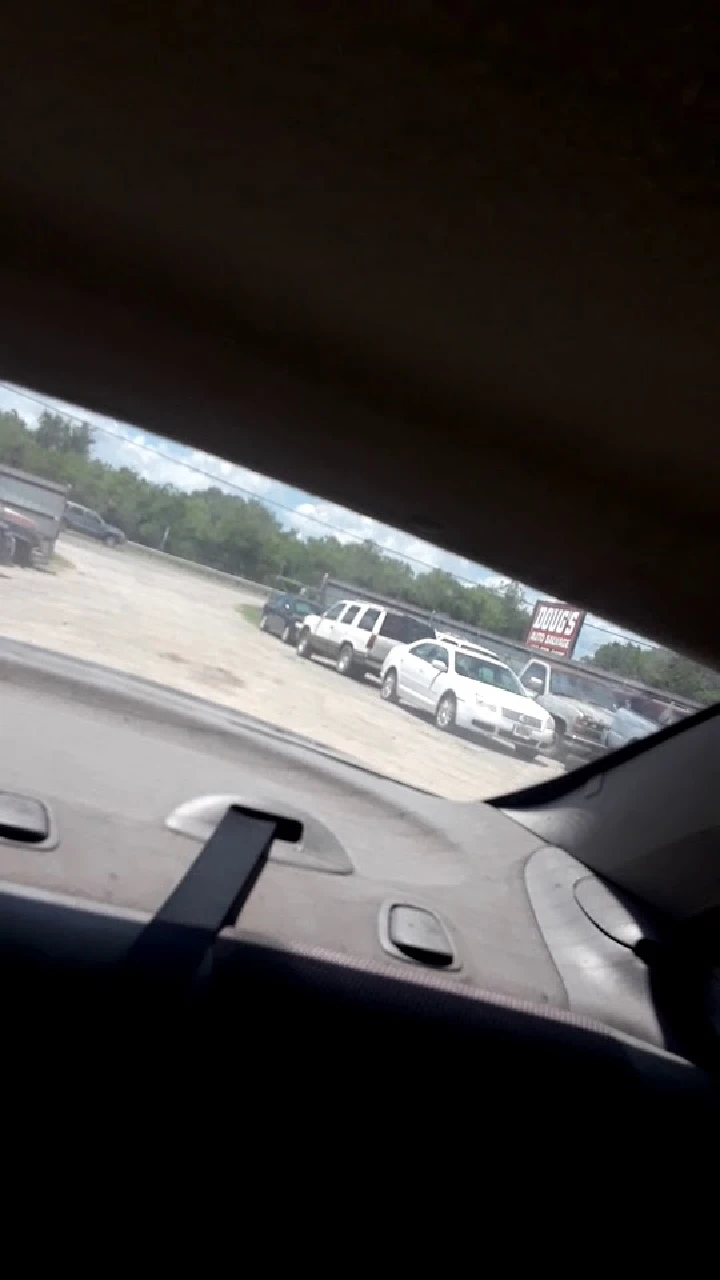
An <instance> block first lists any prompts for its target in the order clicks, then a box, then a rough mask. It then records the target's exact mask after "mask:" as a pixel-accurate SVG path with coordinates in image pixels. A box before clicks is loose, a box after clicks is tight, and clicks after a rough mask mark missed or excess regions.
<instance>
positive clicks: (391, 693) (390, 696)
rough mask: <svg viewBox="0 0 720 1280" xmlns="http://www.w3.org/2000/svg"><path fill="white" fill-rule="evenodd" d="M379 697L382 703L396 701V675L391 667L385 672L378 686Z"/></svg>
mask: <svg viewBox="0 0 720 1280" xmlns="http://www.w3.org/2000/svg"><path fill="white" fill-rule="evenodd" d="M380 697H381V698H382V700H383V702H397V701H398V688H397V673H396V672H395V671H394V669H393V668H392V667H391V668H390V670H389V671H386V672H385V676H384V679H383V682H382V684H381V685H380Z"/></svg>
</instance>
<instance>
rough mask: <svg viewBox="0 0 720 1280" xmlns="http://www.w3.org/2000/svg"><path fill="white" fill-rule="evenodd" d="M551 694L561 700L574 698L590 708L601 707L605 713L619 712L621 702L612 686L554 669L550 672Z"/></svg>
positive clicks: (577, 673) (576, 673)
mask: <svg viewBox="0 0 720 1280" xmlns="http://www.w3.org/2000/svg"><path fill="white" fill-rule="evenodd" d="M550 693H554V694H555V695H556V697H559V698H573V699H575V700H576V701H577V702H587V703H589V704H590V706H593V707H600V708H601V709H602V710H604V711H615V710H617V706H618V703H619V701H620V699H619V697H618V695H617V694H616V692H615V690H614V689H612V688H611V687H610V686H608V685H605V684H601V682H600V681H599V680H593V678H592V676H586V675H584V674H583V673H582V672H574V671H564V670H562V669H561V668H558V667H553V668H552V670H551V672H550Z"/></svg>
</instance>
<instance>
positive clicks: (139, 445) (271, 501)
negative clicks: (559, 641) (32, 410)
mask: <svg viewBox="0 0 720 1280" xmlns="http://www.w3.org/2000/svg"><path fill="white" fill-rule="evenodd" d="M0 387H3V388H4V389H5V390H6V391H8V392H10V394H11V395H14V396H20V397H22V398H23V399H25V400H29V401H30V402H31V403H33V404H37V405H39V406H40V408H41V409H45V410H46V412H49V413H58V414H60V415H61V416H62V417H64V418H66V419H67V421H69V422H76V423H78V424H79V425H80V426H82V425H83V424H85V423H87V419H85V418H80V417H78V415H77V414H75V413H72V412H69V411H68V410H67V409H66V408H65V407H64V406H63V405H62V404H53V403H52V402H51V401H49V400H44V399H43V398H42V397H41V396H37V395H34V394H33V393H32V392H30V391H25V390H24V389H21V388H19V387H15V386H13V385H12V384H11V383H9V382H0ZM87 425H89V426H90V428H91V429H92V430H93V431H101V432H103V433H104V434H105V435H108V436H111V437H112V438H113V439H114V440H119V441H120V443H121V444H124V445H130V446H131V447H132V448H133V449H143V450H144V451H145V452H146V453H150V454H152V455H153V456H154V457H157V458H161V459H162V460H163V461H164V462H169V463H171V464H172V466H175V467H182V469H183V470H184V471H192V472H194V474H195V475H199V476H202V477H203V478H204V479H205V480H211V481H213V482H214V483H215V484H220V485H225V486H226V487H227V488H229V489H233V490H235V492H237V493H239V494H242V495H243V496H244V497H246V498H250V499H251V500H252V501H254V502H260V503H261V504H262V505H263V506H265V507H275V508H277V510H278V511H284V512H286V513H287V514H288V515H291V516H294V517H295V519H297V518H298V515H299V518H300V519H301V520H307V521H310V522H311V523H313V524H316V525H318V526H320V527H321V528H323V529H329V530H330V532H331V533H333V534H335V535H337V534H341V535H342V536H343V537H344V538H349V539H351V540H352V541H354V542H357V543H360V544H362V543H363V542H367V541H371V542H373V546H376V545H377V544H376V543H375V542H374V541H373V540H372V539H367V538H364V537H363V535H362V534H360V533H351V532H350V531H349V530H347V529H343V528H342V527H341V526H340V525H334V524H332V523H331V522H330V521H328V520H323V519H322V517H321V516H314V515H307V514H306V513H305V512H302V513H298V511H297V509H296V508H295V507H290V506H288V504H287V503H284V502H280V501H279V500H278V499H277V498H266V497H262V498H261V497H259V495H258V494H257V493H255V492H254V491H253V490H252V489H248V488H246V487H245V486H243V485H240V484H238V483H237V482H236V481H234V480H228V479H227V478H226V477H224V476H218V475H215V474H214V473H213V472H212V471H206V470H205V469H204V468H203V467H200V466H198V465H197V464H196V463H193V462H186V461H185V460H184V459H180V458H175V457H173V455H172V454H171V453H166V452H165V451H164V450H163V449H158V448H157V447H156V446H155V445H150V444H146V443H145V442H144V441H142V442H141V441H138V440H131V439H129V438H128V436H127V435H124V434H123V433H122V432H121V431H115V430H113V428H112V427H110V426H107V425H106V424H105V423H98V422H95V421H93V422H89V423H87ZM218 461H219V462H221V461H222V459H218ZM378 550H379V552H380V554H381V555H385V556H390V557H391V558H392V559H394V560H400V561H402V562H405V563H409V564H415V565H419V567H420V568H422V569H426V570H429V571H432V570H433V569H437V565H433V564H430V563H428V561H427V560H420V559H418V557H417V556H411V555H406V554H405V553H404V552H401V551H393V550H391V549H390V548H387V547H382V546H378ZM446 554H447V553H446ZM451 576H452V577H453V578H455V579H456V580H457V581H458V582H460V583H462V584H463V585H465V586H469V587H482V586H483V585H484V584H483V583H482V582H477V581H475V580H474V579H473V578H466V577H464V576H463V575H462V574H459V573H453V574H452V575H451ZM486 590H490V591H492V590H493V588H492V587H489V588H486ZM585 626H587V627H590V628H592V630H593V631H599V632H600V633H601V634H602V635H608V636H612V637H613V638H614V639H617V640H622V641H624V642H625V643H626V644H627V643H638V644H640V645H644V646H645V647H647V648H651V649H652V648H655V646H654V645H653V644H652V643H651V642H650V641H646V640H638V641H629V640H628V637H627V635H626V634H624V633H623V632H622V631H619V630H616V629H614V628H611V627H604V626H600V625H599V624H597V623H595V622H587V621H586V622H585Z"/></svg>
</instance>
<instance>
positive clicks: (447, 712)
mask: <svg viewBox="0 0 720 1280" xmlns="http://www.w3.org/2000/svg"><path fill="white" fill-rule="evenodd" d="M456 712H457V703H456V702H455V694H454V693H444V694H443V696H442V698H441V699H440V701H439V702H438V704H437V706H436V708H435V724H436V725H437V727H438V729H442V731H443V733H451V732H452V730H453V729H454V728H455V714H456Z"/></svg>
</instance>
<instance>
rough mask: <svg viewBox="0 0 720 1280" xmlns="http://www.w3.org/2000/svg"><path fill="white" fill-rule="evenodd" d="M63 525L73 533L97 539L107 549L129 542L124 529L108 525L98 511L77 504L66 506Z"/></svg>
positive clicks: (71, 503) (70, 503)
mask: <svg viewBox="0 0 720 1280" xmlns="http://www.w3.org/2000/svg"><path fill="white" fill-rule="evenodd" d="M63 524H64V526H65V528H66V529H72V531H73V533H85V534H87V536H88V537H89V538H97V540H98V542H104V543H105V545H106V546H107V547H119V546H120V544H121V542H126V541H127V539H126V537H125V534H124V533H123V531H122V529H118V528H117V526H116V525H114V524H108V522H107V520H103V518H102V516H99V515H98V513H97V511H91V510H90V508H89V507H81V506H80V504H79V503H77V502H67V503H66V504H65V514H64V516H63Z"/></svg>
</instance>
